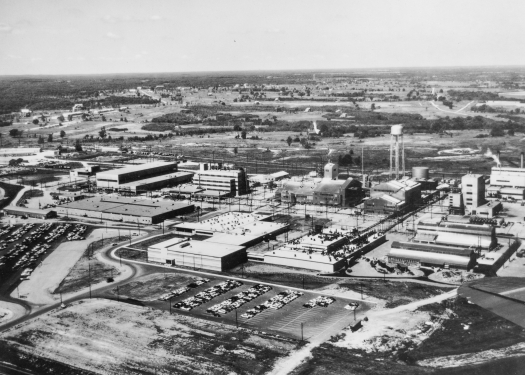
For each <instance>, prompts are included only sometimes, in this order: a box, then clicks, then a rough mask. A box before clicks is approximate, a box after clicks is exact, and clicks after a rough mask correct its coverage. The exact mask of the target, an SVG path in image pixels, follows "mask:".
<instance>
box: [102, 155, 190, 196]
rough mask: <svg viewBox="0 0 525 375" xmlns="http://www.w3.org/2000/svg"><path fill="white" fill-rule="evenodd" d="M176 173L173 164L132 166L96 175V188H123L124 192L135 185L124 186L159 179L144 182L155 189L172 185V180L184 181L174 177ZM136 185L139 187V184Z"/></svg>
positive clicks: (158, 163) (179, 177)
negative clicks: (150, 184) (153, 185)
mask: <svg viewBox="0 0 525 375" xmlns="http://www.w3.org/2000/svg"><path fill="white" fill-rule="evenodd" d="M176 172H177V163H175V162H154V163H146V164H140V165H133V166H129V167H125V168H120V169H113V170H110V171H105V172H99V173H97V187H99V188H102V189H113V190H119V189H121V188H122V187H123V186H125V188H126V190H128V189H129V188H131V186H135V185H125V184H130V183H132V182H138V181H141V180H147V179H152V178H155V177H159V179H156V180H155V181H153V180H150V181H149V182H148V181H146V185H147V184H148V183H154V184H155V188H160V187H165V186H168V185H169V184H171V183H173V179H175V180H177V179H181V180H185V179H184V177H181V176H175V175H176ZM162 182H164V183H162ZM136 185H137V186H140V184H136Z"/></svg>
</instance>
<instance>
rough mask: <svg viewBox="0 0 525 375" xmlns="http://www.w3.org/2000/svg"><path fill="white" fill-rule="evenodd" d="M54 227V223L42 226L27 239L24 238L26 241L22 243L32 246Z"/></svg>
mask: <svg viewBox="0 0 525 375" xmlns="http://www.w3.org/2000/svg"><path fill="white" fill-rule="evenodd" d="M52 226H53V224H52V223H45V224H42V225H41V226H39V227H38V228H37V229H35V230H34V231H32V232H31V233H29V236H27V237H26V238H24V240H23V241H22V243H23V244H32V243H34V242H35V241H36V240H38V239H39V238H40V237H42V235H43V234H44V233H45V232H46V231H48V230H49V229H51V227H52Z"/></svg>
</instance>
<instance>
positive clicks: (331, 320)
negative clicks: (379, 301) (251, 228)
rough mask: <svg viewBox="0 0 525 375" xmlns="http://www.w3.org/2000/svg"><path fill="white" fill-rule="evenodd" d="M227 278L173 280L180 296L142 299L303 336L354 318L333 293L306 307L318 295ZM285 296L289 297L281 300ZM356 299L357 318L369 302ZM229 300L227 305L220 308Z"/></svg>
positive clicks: (189, 312) (174, 309)
mask: <svg viewBox="0 0 525 375" xmlns="http://www.w3.org/2000/svg"><path fill="white" fill-rule="evenodd" d="M203 279H204V278H203ZM232 282H233V280H227V279H222V278H214V277H209V276H206V279H205V282H203V283H202V284H201V285H197V286H196V285H192V287H189V288H188V285H187V283H183V284H180V285H174V286H173V291H174V292H176V293H175V294H179V295H172V296H169V295H165V296H164V297H163V298H162V300H157V301H153V302H146V303H145V304H146V305H148V306H151V307H155V308H160V309H162V310H169V309H170V307H171V311H172V313H178V314H183V315H193V316H198V317H201V318H204V319H209V320H215V321H221V322H224V323H227V324H232V325H236V324H238V325H239V326H240V327H245V328H250V329H254V330H259V331H264V332H268V333H274V334H278V335H281V336H286V337H290V338H295V339H301V338H304V339H308V338H310V337H312V336H315V335H317V334H319V333H321V332H323V331H324V330H325V329H328V328H330V327H331V326H333V325H336V324H345V325H349V324H351V323H353V322H354V311H352V310H349V309H345V306H348V304H349V303H352V302H355V301H353V300H350V299H344V298H339V297H335V298H333V302H331V303H329V304H326V307H322V306H320V305H318V304H314V307H305V306H303V305H305V304H307V303H308V302H309V301H311V300H312V299H315V298H316V297H319V296H320V294H317V293H313V292H309V291H297V290H294V289H288V288H286V287H281V286H268V285H266V284H262V283H256V282H252V281H241V282H233V283H232ZM241 283H242V284H241ZM199 284H200V283H199ZM221 284H222V285H223V286H224V285H228V288H231V289H229V290H226V289H228V288H226V289H224V292H220V291H219V290H221V286H220V285H221ZM181 292H182V293H181ZM206 295H208V296H207V297H205V296H206ZM249 295H250V296H249ZM210 297H211V299H210ZM239 298H246V300H249V301H248V302H246V301H241V302H239ZM279 300H282V301H283V302H279ZM288 300H289V301H288ZM284 301H288V302H287V303H284ZM225 302H226V303H225ZM266 302H268V303H267V304H266V305H267V306H272V307H265V308H261V306H262V305H264V304H265V303H266ZM359 304H360V305H359V306H358V307H357V308H356V310H355V316H356V318H357V319H362V318H363V317H364V313H365V312H366V311H367V310H368V309H369V306H368V305H366V304H363V303H361V302H359ZM228 305H229V306H230V308H224V307H225V306H228ZM188 306H190V307H188ZM234 306H238V307H237V308H235V307H234ZM257 307H259V309H262V311H260V312H258V313H256V314H255V315H253V313H252V314H247V312H248V311H254V309H257ZM301 323H302V332H301Z"/></svg>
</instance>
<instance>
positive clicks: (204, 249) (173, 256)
mask: <svg viewBox="0 0 525 375" xmlns="http://www.w3.org/2000/svg"><path fill="white" fill-rule="evenodd" d="M148 260H149V261H152V262H158V263H163V264H171V265H173V266H186V267H193V268H198V269H206V270H213V271H224V270H227V269H230V268H233V267H235V266H237V265H239V264H241V263H244V262H246V260H247V258H246V250H245V248H244V246H236V245H230V244H224V243H214V242H205V241H192V240H190V239H189V238H188V239H187V238H172V239H170V240H167V241H164V242H161V243H158V244H155V245H152V246H150V247H148Z"/></svg>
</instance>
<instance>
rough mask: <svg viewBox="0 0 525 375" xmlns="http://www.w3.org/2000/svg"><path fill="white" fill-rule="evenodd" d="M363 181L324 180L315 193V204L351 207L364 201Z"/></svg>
mask: <svg viewBox="0 0 525 375" xmlns="http://www.w3.org/2000/svg"><path fill="white" fill-rule="evenodd" d="M363 196H364V194H363V189H361V181H359V180H356V179H353V178H349V179H347V180H328V179H323V180H322V181H321V182H320V183H319V184H318V185H317V187H316V188H315V189H314V191H313V203H314V204H319V205H323V206H324V205H329V206H339V207H349V206H351V205H355V204H358V203H360V202H361V200H362V199H363Z"/></svg>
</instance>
